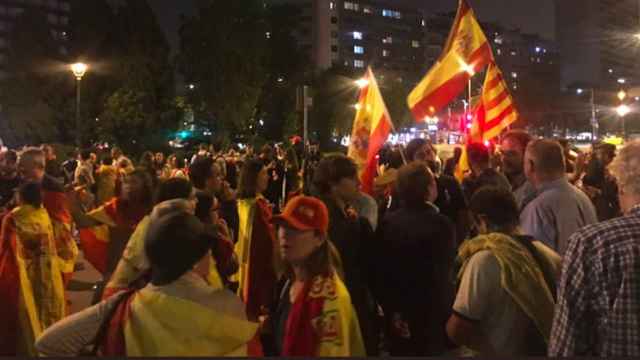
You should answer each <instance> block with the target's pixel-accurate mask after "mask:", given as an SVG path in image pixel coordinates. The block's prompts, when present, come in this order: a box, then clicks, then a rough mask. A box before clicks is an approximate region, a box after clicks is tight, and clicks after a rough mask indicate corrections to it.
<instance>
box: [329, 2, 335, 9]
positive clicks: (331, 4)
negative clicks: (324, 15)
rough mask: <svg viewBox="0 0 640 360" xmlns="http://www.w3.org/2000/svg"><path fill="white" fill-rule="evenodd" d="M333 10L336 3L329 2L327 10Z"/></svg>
mask: <svg viewBox="0 0 640 360" xmlns="http://www.w3.org/2000/svg"><path fill="white" fill-rule="evenodd" d="M335 8H336V3H335V1H331V2H330V3H329V10H335Z"/></svg>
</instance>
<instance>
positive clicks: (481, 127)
mask: <svg viewBox="0 0 640 360" xmlns="http://www.w3.org/2000/svg"><path fill="white" fill-rule="evenodd" d="M516 120H518V112H517V111H516V109H515V107H514V104H513V98H512V97H511V93H510V92H509V85H507V83H506V81H505V80H504V77H503V76H502V72H501V71H500V69H499V68H498V66H497V65H496V64H495V63H493V62H492V63H490V64H489V67H488V68H487V75H486V78H485V80H484V86H483V87H482V101H481V102H480V104H479V105H478V107H477V110H476V112H475V116H474V121H473V124H472V126H471V132H470V137H471V139H472V140H474V141H488V140H491V139H493V138H495V137H497V136H498V135H500V133H501V132H502V131H503V130H504V129H506V128H507V127H508V126H509V125H511V124H513V123H514V122H515V121H516Z"/></svg>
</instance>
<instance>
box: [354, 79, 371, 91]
mask: <svg viewBox="0 0 640 360" xmlns="http://www.w3.org/2000/svg"><path fill="white" fill-rule="evenodd" d="M355 83H356V85H357V86H358V87H359V88H360V89H364V88H366V87H367V86H368V85H369V80H367V79H365V78H362V79H358V80H356V81H355Z"/></svg>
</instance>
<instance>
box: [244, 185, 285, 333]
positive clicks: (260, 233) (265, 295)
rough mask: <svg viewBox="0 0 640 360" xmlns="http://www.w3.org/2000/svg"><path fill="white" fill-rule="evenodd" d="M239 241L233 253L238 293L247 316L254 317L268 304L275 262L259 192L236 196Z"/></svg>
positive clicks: (266, 212)
mask: <svg viewBox="0 0 640 360" xmlns="http://www.w3.org/2000/svg"><path fill="white" fill-rule="evenodd" d="M238 216H239V218H240V227H239V229H238V242H237V243H236V246H235V253H236V256H237V258H238V263H239V269H238V273H237V274H236V276H235V279H236V280H237V281H238V295H239V296H240V297H241V298H242V300H243V301H244V303H245V304H246V310H247V316H248V317H249V320H252V321H253V320H257V319H258V316H259V315H260V314H261V310H262V307H264V306H267V305H270V303H271V301H272V300H273V291H274V289H275V284H276V270H275V266H274V252H275V239H274V233H273V229H272V227H271V224H270V223H269V221H270V219H271V209H270V207H269V205H268V203H267V202H266V200H265V199H264V198H263V197H261V196H258V197H256V198H252V199H240V200H238Z"/></svg>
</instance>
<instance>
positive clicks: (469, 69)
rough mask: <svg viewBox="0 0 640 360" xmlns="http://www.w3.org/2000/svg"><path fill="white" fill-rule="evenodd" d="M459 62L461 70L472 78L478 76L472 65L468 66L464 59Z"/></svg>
mask: <svg viewBox="0 0 640 360" xmlns="http://www.w3.org/2000/svg"><path fill="white" fill-rule="evenodd" d="M458 62H459V63H460V70H462V71H464V72H466V73H467V74H469V75H470V76H473V75H475V74H476V69H475V67H474V66H473V65H472V64H467V63H466V62H464V60H462V59H458Z"/></svg>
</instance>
